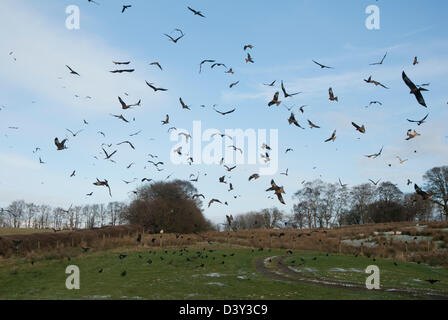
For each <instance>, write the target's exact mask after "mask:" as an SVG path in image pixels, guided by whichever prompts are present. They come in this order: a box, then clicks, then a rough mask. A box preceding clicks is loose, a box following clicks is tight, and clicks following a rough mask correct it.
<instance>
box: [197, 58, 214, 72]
mask: <svg viewBox="0 0 448 320" xmlns="http://www.w3.org/2000/svg"><path fill="white" fill-rule="evenodd" d="M215 61H216V60H210V59H205V60H202V61H201V63H200V64H199V73H201V71H202V65H203V64H204V63H207V62H208V63H213V62H215Z"/></svg>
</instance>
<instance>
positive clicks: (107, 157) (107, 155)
mask: <svg viewBox="0 0 448 320" xmlns="http://www.w3.org/2000/svg"><path fill="white" fill-rule="evenodd" d="M101 149H103V152H104V154H105V155H106V158H104V160H109V159H110V158H112V156H113V155H114V154H115V153H116V152H117V150H115V151H114V152H112V153H111V154H109V153H107V151H106V150H104V148H101Z"/></svg>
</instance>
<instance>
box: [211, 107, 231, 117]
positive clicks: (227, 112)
mask: <svg viewBox="0 0 448 320" xmlns="http://www.w3.org/2000/svg"><path fill="white" fill-rule="evenodd" d="M213 110H215V111H216V112H217V113H219V114H221V115H223V116H225V115H226V114H229V113H232V112H235V110H236V108H233V109H232V110H229V111H226V112H221V111H219V110H216V109H215V106H213Z"/></svg>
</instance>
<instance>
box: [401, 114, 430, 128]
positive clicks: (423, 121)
mask: <svg viewBox="0 0 448 320" xmlns="http://www.w3.org/2000/svg"><path fill="white" fill-rule="evenodd" d="M428 116H429V113H428V114H427V115H426V116H425V117H424V118H423V119H421V120H409V119H406V120H408V121H409V122H415V123H417V125H418V126H420V125H422V124H423V123H425V120H426V118H428Z"/></svg>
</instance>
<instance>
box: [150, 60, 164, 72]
mask: <svg viewBox="0 0 448 320" xmlns="http://www.w3.org/2000/svg"><path fill="white" fill-rule="evenodd" d="M150 65H151V66H158V67H159V69H160V70H162V71H163V68H162V66H161V65H160V63H158V62H157V61H156V62H151V63H150Z"/></svg>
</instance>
